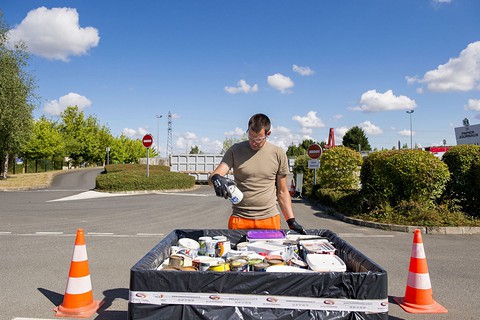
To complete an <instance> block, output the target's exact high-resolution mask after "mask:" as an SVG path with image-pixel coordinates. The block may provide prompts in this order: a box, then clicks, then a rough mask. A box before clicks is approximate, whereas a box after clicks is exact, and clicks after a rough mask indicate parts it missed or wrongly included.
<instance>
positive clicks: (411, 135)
mask: <svg viewBox="0 0 480 320" xmlns="http://www.w3.org/2000/svg"><path fill="white" fill-rule="evenodd" d="M413 111H414V110H408V111H407V113H408V114H409V115H410V149H413V131H412V113H413Z"/></svg>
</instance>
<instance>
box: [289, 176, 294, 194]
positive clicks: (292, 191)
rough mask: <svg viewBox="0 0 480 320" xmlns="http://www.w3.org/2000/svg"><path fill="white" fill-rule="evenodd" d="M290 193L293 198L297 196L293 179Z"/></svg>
mask: <svg viewBox="0 0 480 320" xmlns="http://www.w3.org/2000/svg"><path fill="white" fill-rule="evenodd" d="M289 193H290V196H292V197H293V196H294V195H295V183H294V182H293V179H292V183H291V184H290V190H289Z"/></svg>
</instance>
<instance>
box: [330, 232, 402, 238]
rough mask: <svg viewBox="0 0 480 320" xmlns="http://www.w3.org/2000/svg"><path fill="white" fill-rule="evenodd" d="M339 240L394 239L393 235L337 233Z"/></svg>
mask: <svg viewBox="0 0 480 320" xmlns="http://www.w3.org/2000/svg"><path fill="white" fill-rule="evenodd" d="M338 236H339V237H340V238H394V237H395V236H394V235H393V234H363V233H339V234H338Z"/></svg>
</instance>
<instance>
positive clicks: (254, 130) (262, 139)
mask: <svg viewBox="0 0 480 320" xmlns="http://www.w3.org/2000/svg"><path fill="white" fill-rule="evenodd" d="M270 126H271V123H270V119H269V118H268V117H267V116H266V115H264V114H263V113H257V114H254V115H253V116H252V117H251V118H250V120H248V130H247V133H248V141H249V143H250V147H251V148H252V149H253V150H259V149H260V148H261V147H263V146H264V145H265V143H266V140H267V137H268V136H269V135H270Z"/></svg>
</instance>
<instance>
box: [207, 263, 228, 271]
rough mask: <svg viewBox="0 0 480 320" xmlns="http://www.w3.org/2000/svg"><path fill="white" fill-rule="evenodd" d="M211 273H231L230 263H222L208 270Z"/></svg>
mask: <svg viewBox="0 0 480 320" xmlns="http://www.w3.org/2000/svg"><path fill="white" fill-rule="evenodd" d="M208 270H209V271H219V272H225V271H229V270H230V265H229V264H228V263H225V262H221V263H219V264H217V265H214V266H210V268H208Z"/></svg>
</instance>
